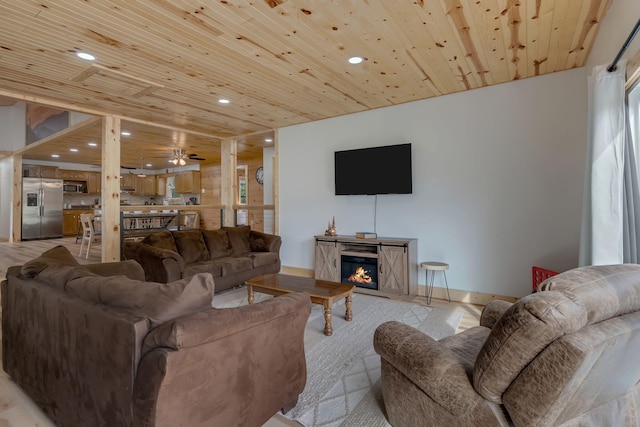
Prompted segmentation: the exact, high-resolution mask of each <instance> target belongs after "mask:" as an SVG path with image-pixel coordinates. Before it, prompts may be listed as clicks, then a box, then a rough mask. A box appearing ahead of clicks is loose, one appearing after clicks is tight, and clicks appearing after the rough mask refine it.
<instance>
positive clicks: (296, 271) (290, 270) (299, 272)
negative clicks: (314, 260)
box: [280, 265, 316, 277]
mask: <svg viewBox="0 0 640 427" xmlns="http://www.w3.org/2000/svg"><path fill="white" fill-rule="evenodd" d="M280 273H282V274H291V275H292V276H301V277H314V276H315V274H316V273H315V271H314V270H310V269H308V268H299V267H289V266H286V265H283V266H282V267H281V268H280Z"/></svg>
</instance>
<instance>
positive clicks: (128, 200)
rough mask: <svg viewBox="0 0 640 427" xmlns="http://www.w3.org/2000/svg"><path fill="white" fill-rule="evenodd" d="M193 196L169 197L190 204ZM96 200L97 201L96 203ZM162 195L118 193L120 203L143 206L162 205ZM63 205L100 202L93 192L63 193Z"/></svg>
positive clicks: (179, 202) (172, 200) (197, 201)
mask: <svg viewBox="0 0 640 427" xmlns="http://www.w3.org/2000/svg"><path fill="white" fill-rule="evenodd" d="M191 198H193V195H184V196H181V197H179V198H174V199H171V204H180V205H186V204H192V201H191V200H190V199H191ZM96 200H97V201H98V203H96ZM164 200H165V199H164V197H162V196H136V195H134V194H130V193H121V194H120V204H122V205H133V206H143V205H145V204H148V205H152V204H155V205H162V204H164ZM63 203H64V206H65V207H67V206H80V205H87V206H88V207H92V206H93V205H96V204H97V205H99V204H100V198H99V197H96V195H95V194H68V193H67V194H65V195H64V198H63ZM196 203H198V204H199V203H200V198H199V197H196Z"/></svg>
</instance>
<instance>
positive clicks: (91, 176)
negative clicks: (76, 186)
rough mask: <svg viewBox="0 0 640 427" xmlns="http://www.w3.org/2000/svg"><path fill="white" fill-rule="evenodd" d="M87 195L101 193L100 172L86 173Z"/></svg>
mask: <svg viewBox="0 0 640 427" xmlns="http://www.w3.org/2000/svg"><path fill="white" fill-rule="evenodd" d="M87 193H89V194H100V193H102V174H101V173H100V172H87Z"/></svg>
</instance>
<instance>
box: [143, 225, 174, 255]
mask: <svg viewBox="0 0 640 427" xmlns="http://www.w3.org/2000/svg"><path fill="white" fill-rule="evenodd" d="M142 243H146V244H147V245H151V246H155V247H156V248H160V249H168V250H170V251H173V252H178V248H177V247H176V242H175V240H174V239H173V234H171V232H170V231H169V230H162V231H158V232H157V233H151V234H149V235H148V236H147V237H145V238H144V239H143V240H142Z"/></svg>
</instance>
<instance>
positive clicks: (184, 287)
mask: <svg viewBox="0 0 640 427" xmlns="http://www.w3.org/2000/svg"><path fill="white" fill-rule="evenodd" d="M67 292H68V293H69V294H71V295H74V296H77V297H78V298H81V299H83V300H85V301H88V302H91V303H94V304H104V305H108V306H110V307H117V308H121V309H124V310H127V311H129V312H132V313H135V314H138V315H140V316H143V317H146V318H148V319H149V321H150V323H151V326H152V327H155V326H158V325H160V324H162V323H164V322H166V321H167V320H170V319H174V318H176V317H178V316H182V315H184V314H188V313H193V312H195V311H198V310H201V309H203V308H208V307H211V302H212V300H213V292H214V283H213V277H211V275H210V274H206V273H205V274H196V275H195V276H193V277H190V278H186V279H182V280H178V281H175V282H170V283H156V282H144V281H139V280H131V279H127V278H126V277H125V276H110V277H101V276H91V277H79V278H75V279H72V280H70V281H69V282H68V283H67Z"/></svg>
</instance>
